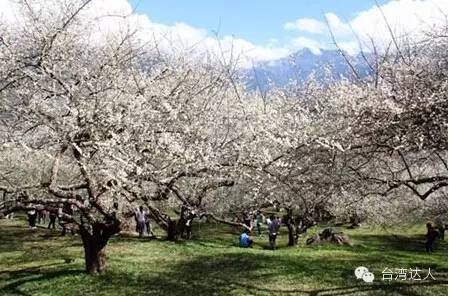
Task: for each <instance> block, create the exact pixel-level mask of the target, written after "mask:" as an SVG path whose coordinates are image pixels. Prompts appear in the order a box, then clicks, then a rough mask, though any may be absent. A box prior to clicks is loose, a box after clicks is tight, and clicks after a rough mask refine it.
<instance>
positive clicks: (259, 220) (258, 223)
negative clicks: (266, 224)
mask: <svg viewBox="0 0 449 296" xmlns="http://www.w3.org/2000/svg"><path fill="white" fill-rule="evenodd" d="M262 223H263V215H262V213H261V212H260V211H257V215H256V228H257V234H258V235H259V236H261V235H262Z"/></svg>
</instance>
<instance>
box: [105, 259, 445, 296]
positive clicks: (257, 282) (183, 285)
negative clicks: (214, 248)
mask: <svg viewBox="0 0 449 296" xmlns="http://www.w3.org/2000/svg"><path fill="white" fill-rule="evenodd" d="M348 261H349V262H348ZM352 266H355V263H354V262H352V261H351V260H346V259H329V260H325V261H323V260H321V261H319V260H311V259H304V258H301V259H299V260H289V259H287V258H283V257H277V256H268V255H265V254H251V253H242V254H222V255H220V256H199V257H195V258H194V259H193V260H189V261H184V262H181V263H178V264H174V265H173V266H171V268H170V271H168V272H162V273H157V274H154V275H153V276H148V274H145V273H142V275H139V276H138V278H137V279H136V278H135V277H133V278H130V277H129V275H126V274H122V273H117V274H115V273H110V274H108V275H106V276H105V279H107V280H108V282H112V283H114V285H117V286H118V287H119V286H121V285H127V286H128V287H130V286H132V285H135V286H134V287H130V288H131V289H132V290H135V291H139V292H140V293H142V294H144V293H145V294H148V295H230V294H239V295H240V294H241V295H278V294H285V295H310V296H323V295H351V294H356V293H367V292H368V293H369V292H382V293H384V294H385V295H389V294H393V293H396V295H414V294H413V293H414V292H413V289H415V288H417V287H426V286H436V285H444V284H447V281H444V280H437V281H429V282H427V281H425V282H419V283H416V284H415V283H414V282H409V283H406V284H403V283H392V284H388V283H386V284H384V283H374V284H365V283H363V282H357V280H356V279H355V278H354V275H353V267H352ZM280 270H282V271H283V272H282V274H279V271H280ZM285 276H289V277H290V280H289V281H288V282H287V283H288V284H286V283H284V282H282V281H283V278H284V277H285ZM110 277H112V278H113V279H112V280H111V278H110ZM292 279H293V284H292ZM323 282H324V284H323V285H326V286H330V288H320V289H310V288H303V287H308V286H309V287H310V286H316V285H317V284H318V286H319V284H320V283H323ZM279 287H281V288H279ZM410 288H413V289H410ZM444 289H445V288H444ZM416 295H419V294H416Z"/></svg>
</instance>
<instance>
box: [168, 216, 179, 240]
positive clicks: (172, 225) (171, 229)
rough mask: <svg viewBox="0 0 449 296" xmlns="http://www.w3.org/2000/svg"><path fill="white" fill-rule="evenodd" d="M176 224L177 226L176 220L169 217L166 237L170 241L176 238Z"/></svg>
mask: <svg viewBox="0 0 449 296" xmlns="http://www.w3.org/2000/svg"><path fill="white" fill-rule="evenodd" d="M176 226H177V223H176V220H171V219H170V220H169V221H168V228H167V239H168V240H169V241H171V242H174V241H177V240H178V229H177V227H176Z"/></svg>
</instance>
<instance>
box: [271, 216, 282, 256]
mask: <svg viewBox="0 0 449 296" xmlns="http://www.w3.org/2000/svg"><path fill="white" fill-rule="evenodd" d="M280 226H281V225H280V224H279V220H278V219H276V218H275V217H274V215H271V216H270V224H268V240H269V242H270V247H271V249H273V250H274V249H275V248H276V238H277V235H278V232H279V228H280Z"/></svg>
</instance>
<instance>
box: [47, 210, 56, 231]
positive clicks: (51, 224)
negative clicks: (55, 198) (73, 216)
mask: <svg viewBox="0 0 449 296" xmlns="http://www.w3.org/2000/svg"><path fill="white" fill-rule="evenodd" d="M56 217H57V215H56V213H55V212H53V211H52V212H50V215H49V218H50V222H48V227H47V228H48V229H56Z"/></svg>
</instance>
